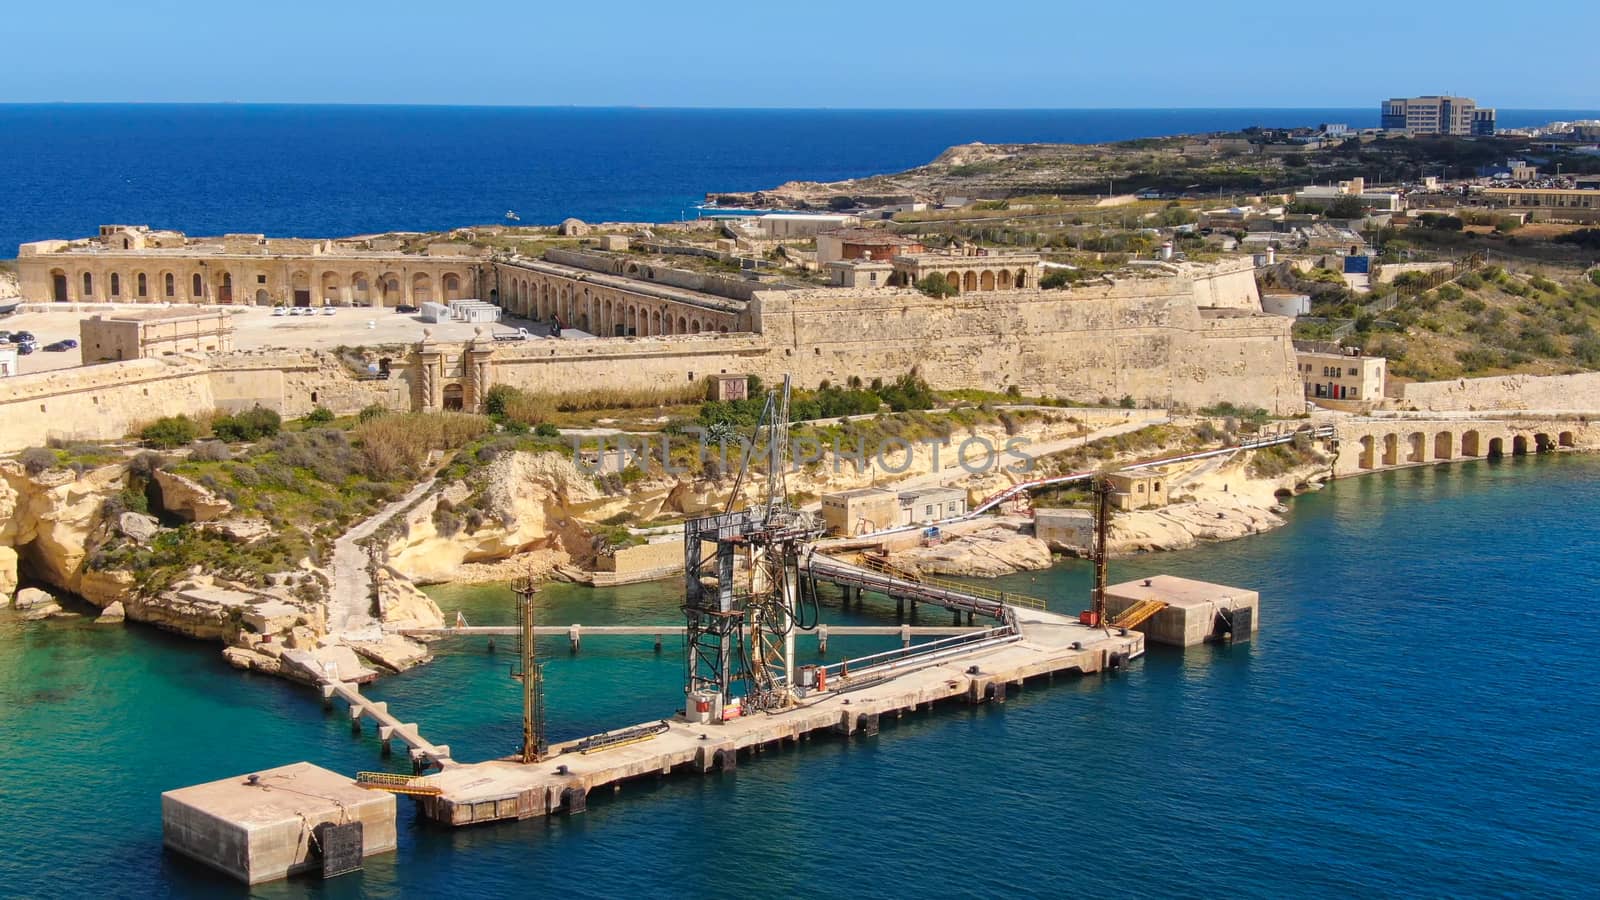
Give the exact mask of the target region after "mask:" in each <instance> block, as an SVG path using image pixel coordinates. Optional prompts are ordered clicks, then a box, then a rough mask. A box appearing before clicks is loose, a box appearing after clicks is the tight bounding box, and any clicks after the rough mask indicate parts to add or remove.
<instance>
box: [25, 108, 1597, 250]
mask: <svg viewBox="0 0 1600 900" xmlns="http://www.w3.org/2000/svg"><path fill="white" fill-rule="evenodd" d="M1596 115H1597V114H1596V113H1594V112H1589V113H1580V112H1576V111H1571V110H1500V124H1501V125H1502V127H1515V126H1522V125H1534V124H1542V123H1544V122H1548V121H1550V120H1552V119H1572V118H1582V117H1585V116H1588V117H1593V116H1596ZM1376 119H1377V105H1376V103H1374V104H1373V105H1372V106H1371V107H1370V108H1363V109H1169V110H1150V109H1139V110H1115V109H1107V110H990V111H982V110H948V111H927V110H916V111H911V110H902V111H872V110H866V111H863V110H704V109H585V108H516V107H405V106H258V105H161V104H150V105H94V104H83V105H73V104H40V105H0V199H3V204H0V258H6V257H10V256H13V255H15V253H16V251H15V249H14V248H15V247H16V245H17V244H19V243H21V242H23V241H32V240H41V239H44V238H60V237H81V236H86V235H89V234H93V233H94V231H95V228H96V227H97V226H99V225H101V224H105V223H112V222H117V223H130V224H148V225H152V226H156V227H162V228H176V229H179V230H181V231H186V232H188V233H190V234H221V233H224V232H264V233H266V234H269V235H272V236H277V237H284V236H301V237H333V236H340V235H347V234H360V233H367V232H373V231H384V230H390V229H417V230H433V229H444V228H454V227H457V226H462V225H481V224H492V223H496V222H500V221H502V217H503V216H504V214H505V213H506V211H507V210H514V211H516V212H517V214H518V215H520V216H521V217H522V221H524V222H527V223H530V224H534V223H547V224H548V223H554V222H558V221H560V220H561V219H563V218H565V217H567V216H577V217H579V218H582V219H586V220H588V221H604V220H610V221H619V220H620V221H640V220H644V221H667V220H675V219H679V218H683V217H685V216H689V217H692V216H693V215H694V204H696V203H698V202H700V201H701V200H703V199H704V196H705V194H706V192H708V191H725V190H755V189H760V188H770V187H775V186H777V185H779V184H781V183H783V182H785V181H791V180H812V181H832V180H837V179H843V178H856V177H860V176H863V175H871V174H876V173H881V172H893V171H899V170H902V169H906V168H909V167H912V166H916V165H921V164H923V163H925V162H928V161H929V160H931V159H933V158H934V157H935V156H937V155H938V154H939V153H940V152H941V151H943V150H944V149H945V148H946V147H949V146H951V145H954V144H961V143H967V142H970V141H986V142H991V143H998V142H1011V141H1065V142H1092V141H1107V140H1122V139H1127V138H1135V137H1149V136H1155V135H1165V134H1175V133H1188V132H1199V131H1210V130H1215V129H1226V128H1242V127H1245V126H1249V125H1315V124H1317V123H1319V122H1344V123H1346V124H1349V125H1351V126H1353V127H1362V126H1370V125H1374V124H1376Z"/></svg>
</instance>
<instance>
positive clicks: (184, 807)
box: [113, 762, 395, 884]
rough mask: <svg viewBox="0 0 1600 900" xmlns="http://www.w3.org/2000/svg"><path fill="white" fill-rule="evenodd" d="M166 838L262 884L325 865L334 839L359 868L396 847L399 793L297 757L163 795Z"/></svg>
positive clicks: (202, 858) (195, 855)
mask: <svg viewBox="0 0 1600 900" xmlns="http://www.w3.org/2000/svg"><path fill="white" fill-rule="evenodd" d="M352 824H354V825H356V826H357V828H355V829H351V828H349V827H348V826H350V825H352ZM329 826H332V827H334V828H335V831H334V832H330V831H328V830H327V829H328V827H329ZM341 827H342V831H341V830H340V829H341ZM161 836H162V842H163V843H165V844H166V845H167V846H168V847H170V848H172V849H173V850H176V851H177V852H179V853H182V854H183V855H184V856H187V857H190V858H192V859H195V860H198V861H200V862H202V863H204V864H206V865H208V866H210V867H212V868H214V869H217V870H218V871H221V872H225V873H227V874H229V875H232V876H233V877H234V878H237V879H239V880H240V881H243V882H245V883H246V884H260V883H261V882H263V881H273V880H276V879H279V878H283V877H286V876H288V875H291V874H294V873H296V872H305V871H318V870H321V869H322V868H323V867H324V866H325V865H326V864H327V862H328V861H329V860H328V858H329V857H330V856H331V855H333V851H332V848H333V847H334V845H335V844H338V845H341V846H343V847H344V848H345V849H346V850H350V849H351V848H352V847H353V849H354V855H353V856H351V855H349V854H348V853H347V854H344V855H345V856H346V858H347V859H348V860H353V861H354V863H355V864H356V865H357V866H359V864H360V860H361V859H362V858H364V857H367V856H371V855H372V854H374V853H384V852H387V851H390V850H393V849H394V848H395V798H394V796H393V795H392V794H386V793H384V792H382V791H369V790H364V789H362V788H359V787H356V786H355V785H354V784H352V783H351V782H350V779H349V777H348V776H345V775H341V774H339V773H337V772H330V771H328V770H327V769H324V768H321V767H319V766H314V765H312V764H311V763H308V762H298V763H293V764H291V765H287V766H279V767H278V768H276V769H267V770H265V771H262V772H258V773H255V774H253V775H249V776H245V775H241V776H239V777H237V778H224V779H222V780H221V781H213V782H210V783H208V784H197V785H194V786H193V787H186V788H180V789H178V790H174V791H167V792H166V793H164V794H162V795H161ZM352 840H354V841H356V842H358V844H352V843H351V841H352ZM325 850H326V851H327V852H325ZM113 877H114V876H113Z"/></svg>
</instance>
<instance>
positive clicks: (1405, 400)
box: [1388, 372, 1600, 412]
mask: <svg viewBox="0 0 1600 900" xmlns="http://www.w3.org/2000/svg"><path fill="white" fill-rule="evenodd" d="M1388 405H1390V406H1394V407H1398V408H1400V409H1417V410H1427V411H1430V412H1445V411H1451V410H1459V411H1469V410H1475V409H1528V410H1594V409H1600V372H1579V373H1577V374H1574V375H1545V376H1537V375H1495V376H1491V377H1488V378H1457V379H1453V380H1451V381H1426V382H1416V383H1413V384H1403V385H1401V386H1400V396H1399V398H1398V399H1397V400H1391V401H1390V402H1389V404H1388Z"/></svg>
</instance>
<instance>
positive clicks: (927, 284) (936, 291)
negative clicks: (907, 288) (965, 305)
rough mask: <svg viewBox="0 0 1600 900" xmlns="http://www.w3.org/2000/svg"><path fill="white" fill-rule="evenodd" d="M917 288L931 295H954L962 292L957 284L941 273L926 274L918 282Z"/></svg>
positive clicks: (941, 296)
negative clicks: (947, 279)
mask: <svg viewBox="0 0 1600 900" xmlns="http://www.w3.org/2000/svg"><path fill="white" fill-rule="evenodd" d="M916 288H917V290H919V291H921V292H922V293H924V294H927V295H928V296H929V297H940V298H943V297H953V296H955V295H956V294H959V293H961V292H960V291H959V290H958V289H957V288H956V286H955V285H953V284H951V283H950V282H948V281H946V280H945V279H944V277H943V276H941V275H937V274H935V275H926V276H924V277H923V278H922V280H920V281H918V282H917V284H916Z"/></svg>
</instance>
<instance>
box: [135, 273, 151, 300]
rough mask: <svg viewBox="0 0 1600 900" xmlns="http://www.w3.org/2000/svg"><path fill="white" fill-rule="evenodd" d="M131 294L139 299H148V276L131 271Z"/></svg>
mask: <svg viewBox="0 0 1600 900" xmlns="http://www.w3.org/2000/svg"><path fill="white" fill-rule="evenodd" d="M133 296H134V297H135V298H136V299H139V300H148V299H150V276H148V275H146V274H145V273H143V272H134V273H133Z"/></svg>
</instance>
